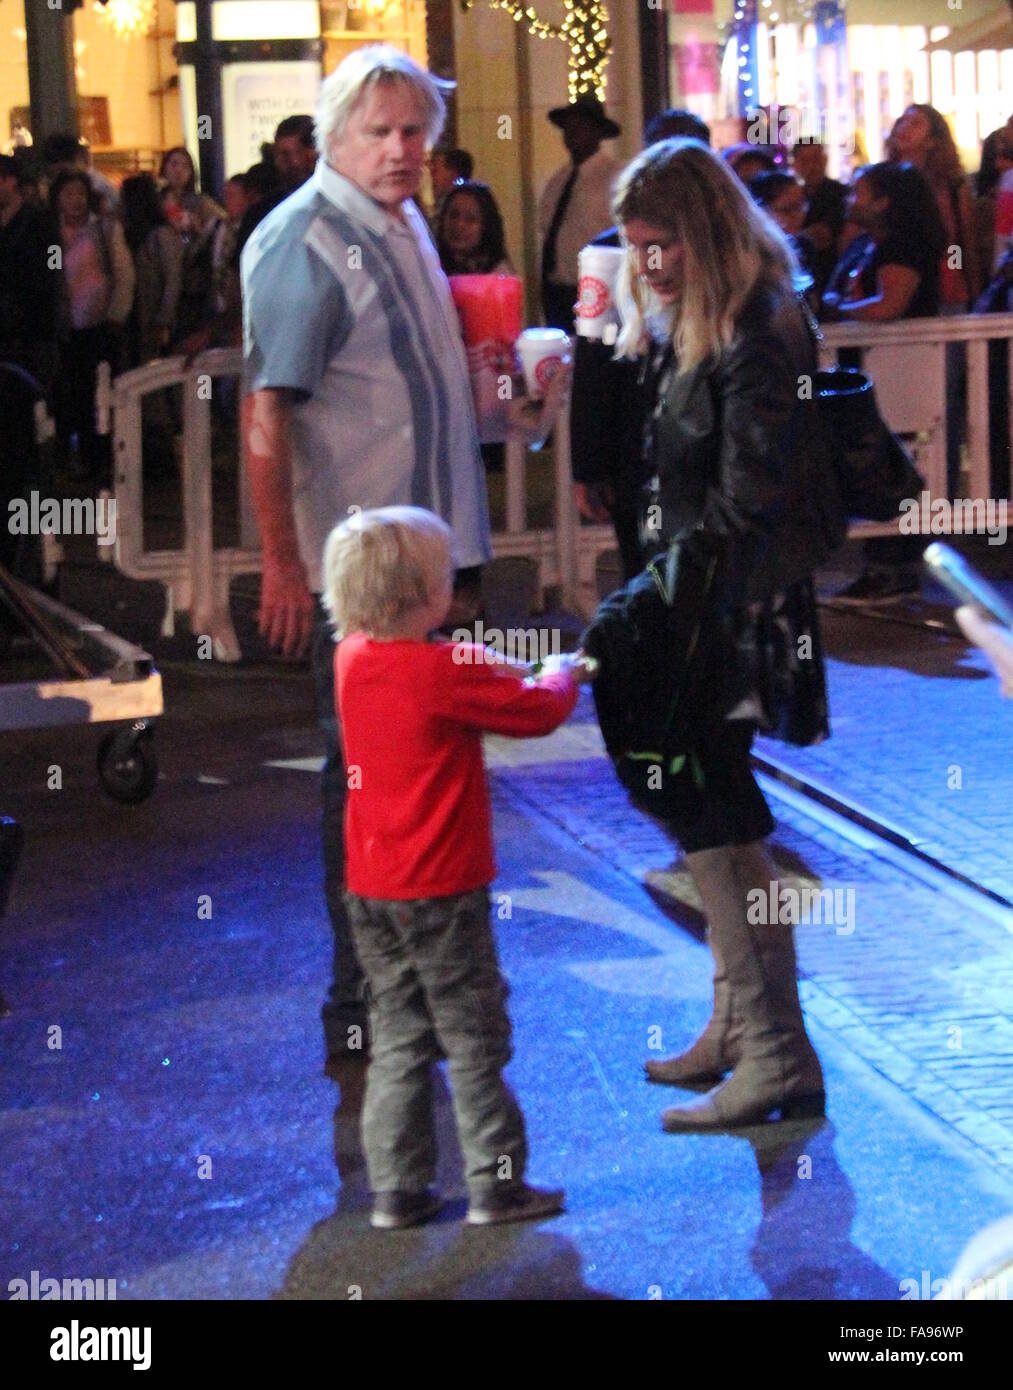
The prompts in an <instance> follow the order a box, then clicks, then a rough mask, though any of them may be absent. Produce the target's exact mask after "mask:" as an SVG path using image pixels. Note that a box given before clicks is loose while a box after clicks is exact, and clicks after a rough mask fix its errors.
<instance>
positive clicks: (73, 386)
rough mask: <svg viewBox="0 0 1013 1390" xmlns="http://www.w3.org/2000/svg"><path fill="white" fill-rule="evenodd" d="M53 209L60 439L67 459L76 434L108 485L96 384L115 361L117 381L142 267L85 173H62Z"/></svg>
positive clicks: (84, 468) (88, 468)
mask: <svg viewBox="0 0 1013 1390" xmlns="http://www.w3.org/2000/svg"><path fill="white" fill-rule="evenodd" d="M49 206H50V211H51V212H52V214H53V216H54V217H55V218H56V221H57V224H58V226H59V235H60V247H61V252H62V263H63V283H64V295H65V302H64V309H63V318H64V323H63V328H62V331H61V334H60V344H59V356H60V372H59V377H58V380H57V385H56V425H57V436H58V439H59V442H60V445H61V447H62V449H63V450H64V452H66V450H67V448H68V446H69V443H70V438H71V436H72V435H76V436H77V445H78V465H79V470H80V472H81V474H82V475H83V476H85V477H92V478H95V479H96V480H97V481H99V482H107V481H109V479H110V474H111V453H110V448H109V441H108V439H107V438H104V437H102V436H99V435H98V434H97V433H96V431H95V381H96V373H97V371H98V365H99V363H100V362H108V363H109V365H110V367H111V368H112V371H113V374H114V375H115V373H116V372H117V371H118V370H119V365H120V354H121V347H122V338H123V326H124V324H125V323H126V320H127V318H128V316H129V314H130V308H131V305H132V303H133V297H134V266H133V262H132V260H131V258H130V251H129V250H128V248H127V244H126V241H125V239H124V236H123V229H122V227H121V226H120V224H119V222H117V221H116V220H115V219H113V218H108V217H102V216H99V215H98V214H97V213H96V212H94V211H93V210H92V209H93V195H92V189H91V184H90V182H89V179H88V175H87V174H86V173H85V171H84V170H83V169H62V170H61V171H60V172H59V173H58V174H57V175H56V177H55V178H54V179H53V182H52V183H51V184H50V188H49Z"/></svg>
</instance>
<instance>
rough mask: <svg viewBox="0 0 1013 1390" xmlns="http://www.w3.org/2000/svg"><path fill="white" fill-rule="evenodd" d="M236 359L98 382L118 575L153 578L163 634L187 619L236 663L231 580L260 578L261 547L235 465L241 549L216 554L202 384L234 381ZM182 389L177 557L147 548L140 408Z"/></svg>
mask: <svg viewBox="0 0 1013 1390" xmlns="http://www.w3.org/2000/svg"><path fill="white" fill-rule="evenodd" d="M241 370H242V354H241V353H240V352H239V350H238V349H235V348H219V349H215V350H214V351H212V352H205V353H202V354H201V355H200V356H199V357H196V358H194V359H193V360H192V361H191V362H190V363H189V364H187V362H186V360H185V359H184V358H182V357H170V358H163V359H161V360H159V361H155V362H149V363H147V364H146V365H145V366H143V367H137V368H136V369H135V370H134V371H130V372H125V373H124V374H123V375H122V376H119V377H117V378H116V380H115V381H113V382H110V380H109V373H108V369H106V370H105V371H104V372H100V376H99V385H98V413H99V428H100V429H101V428H103V426H104V425H105V426H108V419H109V412H110V410H111V412H112V424H113V438H114V443H113V480H114V481H113V486H114V489H115V494H116V520H117V525H116V545H115V550H114V560H115V563H116V567H117V569H119V570H120V571H121V572H122V573H123V574H125V575H128V576H129V577H130V578H131V579H153V580H157V581H158V582H159V583H160V584H162V585H163V586H164V588H165V591H166V610H165V620H164V623H163V633H164V635H166V636H171V635H172V632H173V629H174V622H175V615H176V614H177V613H184V612H185V613H189V615H190V627H191V631H193V632H194V633H195V634H200V635H206V636H208V637H210V638H211V641H212V645H213V648H214V652H215V656H216V657H217V658H218V659H219V660H222V661H238V660H239V658H240V655H241V653H240V649H239V642H238V640H237V638H236V633H235V629H234V628H233V626H232V618H231V616H230V613H229V583H230V581H231V580H232V578H233V577H234V576H235V575H239V574H256V573H259V571H260V550H259V545H258V541H257V531H256V523H255V520H254V515H253V507H252V503H251V501H250V496H249V489H248V485H247V477H246V470H245V468H242V467H240V468H239V481H238V488H239V492H238V495H239V545H238V546H230V547H226V548H223V549H219V550H216V549H215V547H214V535H213V529H212V522H213V513H212V496H211V482H212V457H211V395H212V391H210V390H205V389H204V383H205V382H213V381H214V379H215V378H217V377H236V376H238V375H239V373H240V371H241ZM175 386H180V387H185V388H189V389H184V390H183V391H182V392H181V398H182V405H181V408H182V425H183V453H182V460H181V483H182V516H183V543H182V546H181V547H180V548H179V549H178V550H167V549H163V550H145V549H144V524H143V517H144V510H143V506H144V495H143V494H144V486H143V472H142V465H143V458H142V407H143V401H144V398H145V396H148V395H150V394H151V393H152V392H155V391H164V390H166V389H167V388H169V387H175Z"/></svg>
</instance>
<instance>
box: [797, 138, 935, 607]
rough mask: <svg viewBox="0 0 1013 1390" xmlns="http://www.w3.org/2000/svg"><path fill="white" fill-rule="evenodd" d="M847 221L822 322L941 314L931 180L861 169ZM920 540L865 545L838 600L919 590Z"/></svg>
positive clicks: (888, 168) (908, 171)
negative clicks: (849, 235)
mask: <svg viewBox="0 0 1013 1390" xmlns="http://www.w3.org/2000/svg"><path fill="white" fill-rule="evenodd" d="M848 220H849V221H850V222H852V223H854V224H855V225H857V226H859V227H860V228H861V229H862V230H861V231H860V233H859V235H858V236H857V237H855V239H854V240H853V241H852V242H850V243H849V245H848V248H847V250H846V251H845V252H844V255H843V256H842V257H841V259H840V261H839V262H838V264H837V268H836V269H835V270H834V273H833V274H832V275H831V277H830V282H829V285H828V287H827V292H826V293H825V294H824V296H823V316H824V318H827V319H844V320H852V319H854V320H859V321H865V322H872V323H889V322H892V321H893V320H895V319H903V318H932V317H934V316H935V315H937V314H938V313H939V308H940V285H939V267H940V258H941V256H942V253H943V248H944V246H945V244H946V232H945V229H944V227H943V224H942V222H941V220H940V217H939V214H938V211H937V207H936V202H935V199H934V197H933V194H932V189H931V188H930V186H929V184H928V181H927V180H926V179H925V177H924V175H922V174H921V173H920V172H919V171H918V170H917V169H916V168H915V167H914V166H913V165H911V164H892V163H890V162H889V161H887V162H885V163H881V164H870V165H868V166H867V167H866V168H865V169H860V170H859V172H858V174H857V175H856V177H855V181H854V184H853V186H852V190H851V193H850V196H849V198H848ZM921 552H922V541H921V537H919V536H887V537H882V538H879V539H876V540H869V541H865V542H864V543H863V546H862V554H863V559H864V569H863V571H862V573H861V574H860V575H859V576H858V578H857V579H856V580H855V581H854V582H853V583H851V584H849V585H848V586H847V587H846V588H845V589H843V590H842V591H841V592H840V593H839V594H837V595H836V596H835V597H836V600H837V602H839V603H846V604H854V605H856V606H865V605H872V604H877V603H892V602H893V601H894V600H896V599H898V598H903V597H905V596H907V595H915V594H917V593H918V592H919V588H920V585H921Z"/></svg>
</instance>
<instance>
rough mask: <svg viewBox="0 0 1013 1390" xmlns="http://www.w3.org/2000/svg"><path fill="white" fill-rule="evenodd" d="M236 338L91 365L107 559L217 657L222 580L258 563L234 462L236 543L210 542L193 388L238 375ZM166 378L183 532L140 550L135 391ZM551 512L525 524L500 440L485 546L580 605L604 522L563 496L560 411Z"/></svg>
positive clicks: (199, 407)
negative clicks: (115, 370)
mask: <svg viewBox="0 0 1013 1390" xmlns="http://www.w3.org/2000/svg"><path fill="white" fill-rule="evenodd" d="M241 370H242V354H241V352H240V350H239V349H238V348H224V349H216V350H214V351H212V352H206V353H203V354H201V355H200V356H198V357H195V358H193V359H192V360H191V361H190V363H189V364H187V363H186V362H185V360H184V359H183V358H182V357H173V358H163V359H161V360H159V361H155V362H150V363H148V364H146V365H145V366H143V367H138V368H136V369H135V370H133V371H130V372H126V373H124V374H123V375H122V376H119V377H117V378H116V379H115V381H111V380H110V378H109V372H108V368H105V369H104V370H102V371H100V377H99V386H98V413H99V428H100V429H109V428H111V429H112V432H113V436H114V447H113V462H114V488H115V494H116V516H117V528H116V544H115V549H114V560H115V563H116V566H117V568H118V569H119V570H120V571H121V572H122V573H123V574H126V575H128V576H129V577H130V578H132V579H147V580H156V581H158V582H159V583H160V584H162V585H163V586H164V588H165V590H166V612H165V620H164V623H163V632H164V634H165V635H171V634H172V632H173V630H174V622H175V615H176V614H177V613H188V614H189V618H190V627H191V630H192V631H193V632H194V633H195V634H202V635H207V636H209V637H210V638H211V639H212V643H213V646H214V651H215V655H216V656H217V657H218V659H219V660H224V661H238V660H239V658H240V655H241V652H240V648H239V642H238V639H237V637H236V633H235V629H234V627H233V625H232V620H231V617H230V614H229V584H230V582H231V580H232V578H233V577H234V576H235V575H240V574H252V573H259V571H260V563H261V562H260V551H259V543H258V539H257V528H256V519H255V516H254V512H253V507H252V502H251V498H250V492H249V483H248V477H247V472H246V469H245V468H243V467H242V466H240V467H239V490H238V496H239V545H238V546H233V547H226V548H220V549H217V550H216V549H215V548H214V539H213V532H212V493H211V486H212V472H213V470H212V454H211V444H212V433H211V394H212V392H210V391H207V390H201V389H199V388H200V386H201V382H202V379H207V380H212V381H213V380H214V379H215V378H219V377H238V376H239V375H240V373H241ZM170 387H184V388H187V389H184V390H183V391H182V426H183V454H182V468H181V482H182V519H183V538H182V545H181V546H180V548H179V549H175V550H169V549H161V550H145V549H144V542H143V535H144V527H143V502H144V496H143V472H142V411H143V401H144V398H145V397H146V396H148V395H150V394H152V393H153V392H158V391H164V390H166V389H167V388H170ZM553 434H554V438H553V444H552V451H553V459H554V470H553V471H554V491H555V501H554V519H553V525H552V526H551V527H547V528H535V527H532V526H531V525H530V524H529V515H528V501H527V467H528V451H527V449H526V448H525V447H524V446H523V445H521V444H513V443H512V444H508V445H507V447H506V451H505V452H506V465H505V489H506V499H505V500H506V526H505V529H504V530H502V531H496V532H494V534H493V554H494V555H495V556H496V557H497V558H499V557H503V556H516V555H520V556H524V557H526V558H528V559H531V560H533V561H534V562H535V564H536V565H537V569H538V577H537V587H538V591H539V594H540V595H541V594H542V593H543V592H544V590H545V589H546V588H550V587H558V589H559V590H560V594H561V601H562V602H563V603H564V604H567V605H570V606H573V607H576V608H579V609H587V608H588V607H589V595H590V593H591V590H592V588H593V577H594V566H595V562H596V559H597V556H598V555H599V554H600V553H601V552H602V551H604V550H607V549H609V548H610V547H611V546H612V545H613V543H614V538H613V533H612V529H611V527H608V526H591V527H588V526H581V525H580V522H579V518H578V515H577V509H576V506H575V504H574V501H573V487H572V477H571V471H570V431H569V418H568V411H567V410H566V409H564V410H563V411H562V412H561V415H560V418H559V420H558V421H557V422H556V425H555V428H554V432H553Z"/></svg>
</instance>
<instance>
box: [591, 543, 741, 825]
mask: <svg viewBox="0 0 1013 1390" xmlns="http://www.w3.org/2000/svg"><path fill="white" fill-rule="evenodd" d="M717 565H718V556H717V555H716V554H709V555H704V556H698V555H694V556H693V557H692V558H691V557H690V556H689V554H687V553H686V551H685V550H682V549H680V547H679V546H678V545H674V546H672V547H671V548H670V549H669V552H668V554H667V556H666V555H661V556H659V557H658V558H657V559H656V560H654V561H652V562H651V564H649V565H648V567H647V568H646V569H645V570H644V571H643V572H642V573H641V574H638V575H636V576H635V578H633V579H631V580H630V581H629V582H628V583H627V584H625V585H624V586H623V588H621V589H619V590H618V591H617V592H616V593H614V594H610V595H609V597H608V598H606V599H604V600H603V601H602V603H601V604H600V605H599V608H598V611H597V613H596V614H595V616H594V618H593V620H592V622H591V625H590V627H589V628H588V629H587V631H586V632H585V633H584V634H583V636H582V637H581V639H580V641H581V646H582V648H583V649H584V651H586V652H587V653H588V655H589V656H593V657H594V658H595V659H596V660H597V661H598V663H599V667H600V669H599V673H598V676H597V678H596V680H595V682H594V684H593V686H592V693H593V696H594V702H595V709H596V712H597V715H598V722H599V725H600V726H601V731H602V737H603V738H604V741H605V747H606V750H607V751H608V754H609V757H610V758H611V759H612V764H613V766H614V767H615V770H616V775H617V777H618V778H619V781H620V782H621V783H622V784H623V786H624V787H625V788H626V790H627V792H628V793H629V795H630V797H631V799H632V801H633V803H634V805H636V806H637V807H639V808H640V809H641V810H643V811H645V812H647V813H648V814H649V815H654V816H658V817H660V818H662V819H664V820H669V819H672V818H673V817H675V816H677V815H678V814H679V813H680V811H682V810H684V809H685V808H686V807H687V806H692V805H694V804H695V796H696V789H697V788H698V787H699V786H700V784H701V783H700V778H701V772H700V768H699V765H698V763H697V761H696V758H695V755H694V754H693V753H692V752H691V747H692V744H693V741H694V738H693V735H694V732H698V729H699V724H700V719H701V713H700V712H701V707H702V705H703V704H705V703H706V701H707V700H708V698H710V695H709V692H710V691H711V690H712V688H713V686H714V683H715V680H716V677H717V673H716V672H715V671H714V670H713V669H712V664H713V652H712V650H711V646H712V644H711V643H710V642H709V640H708V636H709V634H713V632H714V631H715V630H716V618H715V603H716V601H717V598H718V587H717V583H716V571H717Z"/></svg>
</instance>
